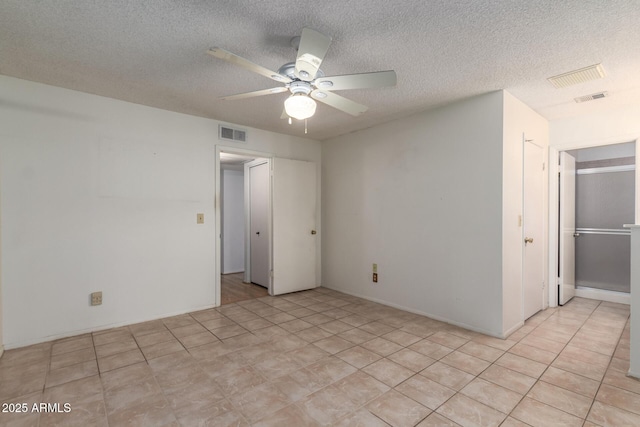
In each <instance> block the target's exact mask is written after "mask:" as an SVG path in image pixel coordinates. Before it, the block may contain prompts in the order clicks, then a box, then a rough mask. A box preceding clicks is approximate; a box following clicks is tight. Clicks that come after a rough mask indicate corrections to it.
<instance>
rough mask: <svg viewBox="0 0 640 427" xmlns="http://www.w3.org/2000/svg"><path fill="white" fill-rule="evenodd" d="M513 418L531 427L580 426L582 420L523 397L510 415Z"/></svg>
mask: <svg viewBox="0 0 640 427" xmlns="http://www.w3.org/2000/svg"><path fill="white" fill-rule="evenodd" d="M511 416H512V417H513V418H516V419H517V420H519V421H522V422H524V423H527V424H529V425H530V426H533V427H549V426H553V425H562V426H567V427H573V426H576V427H579V426H582V423H583V420H582V419H580V418H578V417H576V416H574V415H571V414H568V413H566V412H564V411H561V410H559V409H556V408H554V407H552V406H549V405H545V404H544V403H541V402H538V401H536V400H533V399H530V398H528V397H525V398H524V399H523V400H522V402H520V404H519V405H518V406H516V408H515V409H514V410H513V412H512V413H511Z"/></svg>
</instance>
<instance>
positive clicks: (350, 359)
mask: <svg viewBox="0 0 640 427" xmlns="http://www.w3.org/2000/svg"><path fill="white" fill-rule="evenodd" d="M335 356H336V357H338V358H340V359H341V360H344V361H345V362H347V363H348V364H350V365H352V366H354V367H356V368H358V369H362V368H364V367H365V366H367V365H370V364H372V363H373V362H375V361H377V360H380V359H381V358H382V356H380V355H379V354H376V353H374V352H372V351H369V350H367V349H365V348H362V347H360V346H355V347H351V348H349V349H347V350H344V351H341V352H340V353H337V354H336V355H335Z"/></svg>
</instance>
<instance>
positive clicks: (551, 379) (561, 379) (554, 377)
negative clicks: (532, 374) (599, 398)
mask: <svg viewBox="0 0 640 427" xmlns="http://www.w3.org/2000/svg"><path fill="white" fill-rule="evenodd" d="M540 380H541V381H545V382H547V383H549V384H553V385H555V386H558V387H562V388H564V389H566V390H569V391H572V392H574V393H578V394H581V395H583V396H587V397H588V398H590V399H593V398H594V397H595V396H596V393H597V392H598V388H600V383H599V382H598V381H594V380H592V379H589V378H587V377H583V376H581V375H577V374H574V373H571V372H567V371H563V370H562V369H558V368H554V367H553V366H550V367H549V368H547V370H546V371H545V373H544V374H543V375H542V377H540Z"/></svg>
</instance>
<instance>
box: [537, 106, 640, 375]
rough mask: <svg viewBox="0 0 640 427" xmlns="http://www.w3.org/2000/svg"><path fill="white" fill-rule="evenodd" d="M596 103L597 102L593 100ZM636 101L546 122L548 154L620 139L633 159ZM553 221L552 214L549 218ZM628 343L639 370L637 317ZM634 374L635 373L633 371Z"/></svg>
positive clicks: (638, 127)
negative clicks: (630, 145)
mask: <svg viewBox="0 0 640 427" xmlns="http://www.w3.org/2000/svg"><path fill="white" fill-rule="evenodd" d="M595 102H597V101H595ZM639 117H640V103H638V104H635V105H628V106H625V107H623V108H619V109H616V110H611V111H608V112H604V113H594V114H586V115H582V116H578V117H571V118H567V119H563V120H555V121H552V122H551V123H550V124H549V146H550V148H551V150H550V151H551V157H552V158H555V156H556V155H557V153H558V151H559V150H560V151H562V150H571V149H577V148H586V147H593V146H598V145H606V144H617V143H622V142H631V141H636V158H638V152H639V151H640V144H638V143H637V141H638V139H639V138H640V120H638V118H639ZM551 177H552V179H550V182H549V189H550V190H551V191H550V194H549V200H550V202H551V203H553V202H554V201H555V200H557V192H554V191H553V190H554V188H555V187H557V185H558V184H557V182H558V181H557V179H554V175H553V174H552V175H551ZM639 195H640V173H636V224H640V197H639ZM551 219H552V220H553V216H552V217H551ZM556 227H557V222H556V223H554V222H552V221H550V241H551V247H554V245H556V244H557V242H556V241H554V239H553V237H554V230H556ZM554 268H556V264H554V256H553V254H552V256H550V263H549V269H550V271H554ZM636 301H637V298H634V292H633V290H632V292H631V311H632V312H634V311H636V310H638V309H640V307H635V302H636ZM631 346H632V348H634V349H636V350H637V351H635V352H632V356H631V358H632V360H631V366H632V367H635V369H636V370H640V316H635V317H632V319H631ZM634 373H635V375H639V374H638V372H637V371H634Z"/></svg>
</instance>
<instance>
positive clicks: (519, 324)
mask: <svg viewBox="0 0 640 427" xmlns="http://www.w3.org/2000/svg"><path fill="white" fill-rule="evenodd" d="M545 310H546V308H543V309H542V310H540V311H539V312H538V313H540V312H541V311H545ZM534 316H535V315H534ZM523 326H524V322H520V323H518V324H516V325H514V326H513V327H511V328H509V329H508V330H506V331H505V332H504V333H503V336H502V337H499V338H502V339H503V340H506V339H507V338H509V335H511V334H512V333H514V332H516V331H517V330H518V329H520V328H522V327H523Z"/></svg>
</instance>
